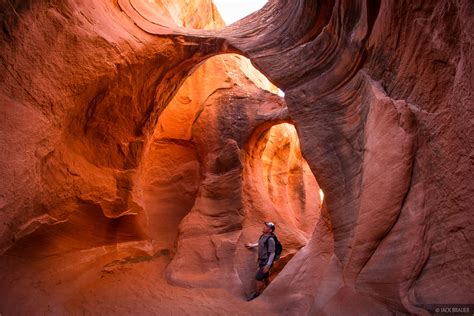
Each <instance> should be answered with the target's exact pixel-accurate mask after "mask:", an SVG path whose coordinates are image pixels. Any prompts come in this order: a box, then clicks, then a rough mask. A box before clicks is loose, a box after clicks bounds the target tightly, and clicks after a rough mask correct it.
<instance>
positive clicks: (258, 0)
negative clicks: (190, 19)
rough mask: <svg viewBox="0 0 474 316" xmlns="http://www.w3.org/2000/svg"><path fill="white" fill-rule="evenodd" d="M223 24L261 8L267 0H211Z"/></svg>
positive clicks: (232, 21)
mask: <svg viewBox="0 0 474 316" xmlns="http://www.w3.org/2000/svg"><path fill="white" fill-rule="evenodd" d="M212 2H214V5H215V6H216V7H217V10H219V13H220V14H221V16H222V18H223V19H224V22H225V24H227V25H229V24H232V23H234V22H235V21H238V20H240V19H242V18H243V17H245V16H247V15H249V14H250V13H253V12H255V11H257V10H259V9H261V8H262V7H263V6H264V5H265V3H267V0H213V1H212Z"/></svg>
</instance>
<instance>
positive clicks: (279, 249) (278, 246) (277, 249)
mask: <svg viewBox="0 0 474 316" xmlns="http://www.w3.org/2000/svg"><path fill="white" fill-rule="evenodd" d="M270 238H273V240H274V241H275V259H273V261H277V260H278V259H280V255H281V252H282V251H283V245H282V244H281V242H280V241H279V240H278V238H277V236H276V235H275V234H272V235H271V236H270V237H268V238H267V240H265V246H266V247H267V250H268V239H270Z"/></svg>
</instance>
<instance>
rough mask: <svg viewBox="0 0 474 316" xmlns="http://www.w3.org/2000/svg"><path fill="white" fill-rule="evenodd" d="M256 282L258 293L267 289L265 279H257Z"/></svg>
mask: <svg viewBox="0 0 474 316" xmlns="http://www.w3.org/2000/svg"><path fill="white" fill-rule="evenodd" d="M255 283H256V284H257V293H256V294H257V295H260V294H262V292H263V290H264V289H265V283H264V282H263V281H258V280H255Z"/></svg>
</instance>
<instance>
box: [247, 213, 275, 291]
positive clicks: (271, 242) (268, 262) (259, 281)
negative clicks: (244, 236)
mask: <svg viewBox="0 0 474 316" xmlns="http://www.w3.org/2000/svg"><path fill="white" fill-rule="evenodd" d="M274 231H275V224H274V223H272V222H265V223H264V225H263V229H262V233H263V234H262V235H261V236H260V238H259V240H258V242H257V243H247V244H246V245H245V246H246V247H247V248H249V249H252V248H255V247H258V262H257V263H258V268H257V273H256V275H255V282H256V292H255V294H254V295H253V296H252V297H251V298H250V299H249V300H253V299H254V298H256V297H258V296H259V295H260V294H262V292H263V290H264V289H265V286H266V285H268V283H269V281H268V277H269V276H270V269H271V268H272V266H273V261H274V260H275V245H276V243H275V238H274V237H273V236H274V234H273V232H274Z"/></svg>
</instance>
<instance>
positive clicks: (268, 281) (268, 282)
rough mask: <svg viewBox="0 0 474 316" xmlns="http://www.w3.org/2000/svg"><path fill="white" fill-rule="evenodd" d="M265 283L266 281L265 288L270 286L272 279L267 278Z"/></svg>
mask: <svg viewBox="0 0 474 316" xmlns="http://www.w3.org/2000/svg"><path fill="white" fill-rule="evenodd" d="M263 281H265V287H267V286H269V285H270V279H269V278H265V279H264V280H263Z"/></svg>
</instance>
